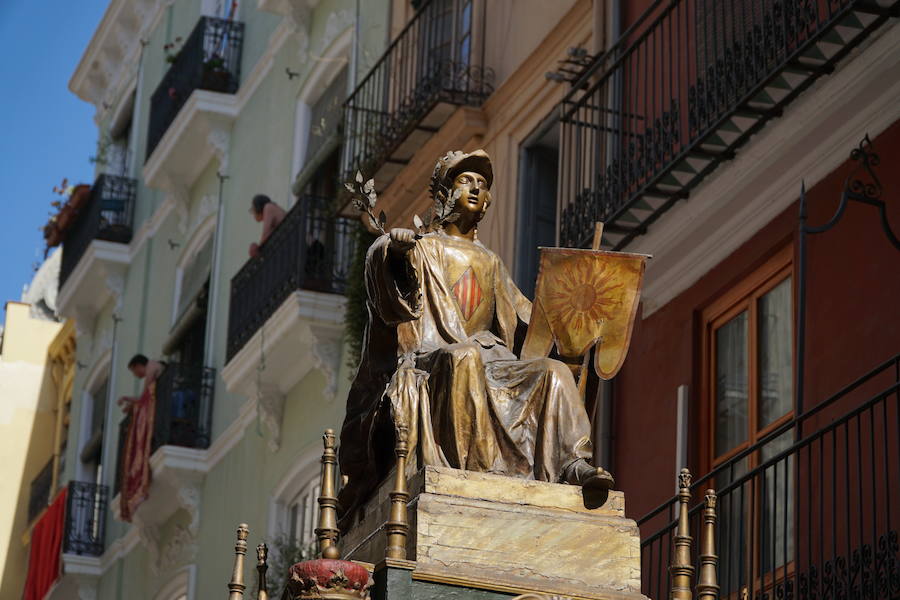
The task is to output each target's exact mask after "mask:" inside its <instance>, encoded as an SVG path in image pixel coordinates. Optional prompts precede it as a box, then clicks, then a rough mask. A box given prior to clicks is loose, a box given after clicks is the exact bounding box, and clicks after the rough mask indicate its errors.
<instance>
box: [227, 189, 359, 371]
mask: <svg viewBox="0 0 900 600" xmlns="http://www.w3.org/2000/svg"><path fill="white" fill-rule="evenodd" d="M357 224H358V221H357V220H355V219H351V218H346V217H339V216H335V214H334V202H333V200H332V199H330V198H322V197H317V196H302V197H301V198H300V199H299V200H298V201H297V204H296V205H295V206H294V207H293V208H292V209H291V210H290V211H289V212H288V214H287V216H286V217H285V218H284V221H282V222H281V224H280V225H279V226H278V227H277V228H276V229H275V231H273V232H272V235H271V236H270V237H269V239H267V240H266V243H265V244H263V245H262V247H261V248H260V255H259V256H257V257H255V258H251V259H250V260H248V261H247V263H246V264H245V265H244V266H243V267H242V268H241V270H240V271H238V272H237V274H236V275H235V276H234V277H233V278H232V279H231V303H230V307H229V314H228V346H227V358H228V360H230V359H231V358H232V357H233V356H234V355H235V354H237V352H238V351H239V350H240V349H241V348H242V347H243V346H244V344H246V343H247V340H249V339H250V338H251V337H253V334H254V333H256V331H257V330H258V329H259V328H260V327H261V326H262V325H263V323H265V322H266V320H268V319H269V317H271V316H272V314H273V313H274V312H275V311H276V310H277V309H278V307H279V306H281V305H282V303H283V302H284V301H285V299H286V298H287V297H288V296H289V295H290V294H291V293H292V292H294V291H295V290H298V289H307V290H315V291H319V292H328V293H332V294H341V293H343V291H344V287H345V285H346V282H347V273H348V271H349V269H350V262H351V260H352V257H353V248H354V240H355V238H354V235H353V232H354V231H355V229H356V226H357Z"/></svg>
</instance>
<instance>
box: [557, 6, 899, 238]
mask: <svg viewBox="0 0 900 600" xmlns="http://www.w3.org/2000/svg"><path fill="white" fill-rule="evenodd" d="M898 6H900V3H898V2H897V1H896V0H890V1H887V0H879V1H877V2H876V1H871V0H835V1H831V2H824V1H821V0H802V1H800V0H796V1H795V0H791V1H782V0H735V1H734V2H729V3H719V2H698V1H696V0H674V1H672V2H665V3H663V2H659V1H657V2H653V3H652V4H651V6H650V8H649V9H648V10H647V12H645V13H644V15H643V16H642V17H641V18H640V19H639V20H638V21H637V22H636V23H635V24H634V25H632V26H631V27H630V28H629V29H628V30H627V31H626V32H625V33H624V34H623V35H622V36H621V38H620V40H619V41H618V42H617V43H616V44H615V45H614V46H613V47H612V48H611V49H610V50H609V51H608V52H606V53H605V54H603V55H600V56H598V57H597V58H596V59H595V61H594V63H593V65H592V66H591V67H590V68H589V69H588V70H587V72H586V73H585V74H584V75H583V76H582V77H581V79H580V80H579V81H578V82H576V83H575V84H574V85H573V87H572V89H571V91H570V92H569V93H568V95H567V96H566V98H565V99H564V100H563V102H562V106H561V116H560V126H561V127H560V130H561V141H560V172H559V180H560V182H561V183H560V188H559V194H560V198H559V201H560V207H561V216H560V243H561V245H563V246H574V247H579V246H582V247H583V246H587V245H588V244H590V241H591V237H592V235H593V228H594V223H595V222H596V221H604V222H605V223H606V227H605V229H604V240H603V245H604V247H613V248H617V249H619V248H623V247H624V246H626V245H627V244H628V243H629V242H631V241H632V240H633V239H634V238H635V237H636V236H638V235H642V234H644V233H646V232H647V229H648V227H649V226H650V225H651V223H653V222H654V221H655V220H656V219H657V218H659V217H660V216H661V215H662V214H663V213H664V212H665V211H667V210H668V209H669V208H670V207H672V206H673V204H674V203H675V202H677V201H678V200H680V199H684V198H687V197H688V195H689V194H690V192H691V190H692V189H694V188H695V187H696V186H697V185H698V184H699V183H700V182H701V181H702V180H703V179H704V178H705V177H706V176H707V175H709V174H710V173H712V172H713V171H714V170H715V169H716V168H717V167H718V166H719V165H720V164H721V163H722V162H723V161H726V160H729V159H732V158H734V156H735V152H736V150H737V149H738V148H740V147H741V146H742V145H743V144H745V143H746V142H747V141H748V139H749V138H750V137H751V136H752V135H754V134H756V133H757V132H759V131H760V130H761V129H762V128H763V127H764V126H765V124H766V123H767V122H769V121H770V120H771V119H773V118H776V117H778V116H781V114H782V112H783V110H784V108H785V107H786V106H787V105H788V104H790V103H791V102H792V101H794V100H795V99H796V98H797V97H798V96H799V95H800V94H801V93H802V92H803V91H804V90H805V89H807V88H808V87H809V86H810V85H812V84H813V83H814V82H815V81H816V80H817V79H818V78H819V77H821V76H822V75H824V74H827V73H831V72H832V71H833V70H834V68H835V65H836V64H837V63H838V62H839V61H841V60H842V59H843V58H844V57H846V56H847V55H848V53H849V52H850V51H851V50H852V49H854V48H855V47H857V46H859V45H860V44H861V43H862V42H863V41H864V40H866V38H867V37H869V36H870V35H871V33H872V32H873V31H874V30H875V29H877V28H878V27H880V26H881V25H883V24H884V23H885V22H887V21H888V18H889V16H891V15H892V14H896V10H897V8H898Z"/></svg>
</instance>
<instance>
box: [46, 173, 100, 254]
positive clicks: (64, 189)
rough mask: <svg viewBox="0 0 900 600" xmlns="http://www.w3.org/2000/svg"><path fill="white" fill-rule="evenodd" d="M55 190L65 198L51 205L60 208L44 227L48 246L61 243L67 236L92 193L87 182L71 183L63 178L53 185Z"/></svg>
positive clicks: (51, 246)
mask: <svg viewBox="0 0 900 600" xmlns="http://www.w3.org/2000/svg"><path fill="white" fill-rule="evenodd" d="M53 192H54V193H55V194H57V195H59V196H62V197H64V198H65V200H56V201H54V202H52V203H51V206H53V207H54V208H56V209H58V210H57V212H56V214H52V213H51V215H50V218H49V219H48V220H47V223H46V224H45V225H44V227H43V231H44V240H45V242H46V244H47V248H48V249H49V248H53V247H54V246H58V245H60V244H61V243H62V242H63V240H65V237H66V231H67V230H68V229H69V228H70V227H71V226H72V225H73V224H74V223H75V218H76V217H77V216H78V211H79V210H80V209H81V208H82V207H83V206H85V205H86V204H87V201H88V199H89V198H90V195H91V186H89V185H87V184H86V183H81V184H78V185H69V181H68V180H67V179H63V180H62V183H61V184H60V185H58V186H53Z"/></svg>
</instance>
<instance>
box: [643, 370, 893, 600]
mask: <svg viewBox="0 0 900 600" xmlns="http://www.w3.org/2000/svg"><path fill="white" fill-rule="evenodd" d="M866 398H868V399H866ZM860 399H863V401H862V402H860ZM708 488H712V489H715V490H716V492H717V494H718V507H719V508H718V511H719V526H718V534H717V545H716V553H717V554H718V556H719V583H720V585H721V595H722V597H734V598H744V597H746V598H750V599H753V600H757V599H759V600H768V599H770V598H781V599H788V598H797V599H800V600H813V599H821V598H869V599H871V600H882V599H884V600H891V599H894V598H897V597H898V595H900V553H898V538H897V535H898V531H900V502H898V499H900V355H897V356H895V357H893V358H892V359H890V360H888V361H886V362H885V363H883V364H881V365H879V366H878V367H876V368H875V369H873V370H872V371H871V372H869V373H867V374H866V375H865V376H863V377H861V378H860V379H858V380H857V381H855V382H853V383H851V384H850V385H848V386H847V387H845V388H844V389H843V390H841V391H840V392H838V393H837V394H835V395H834V396H832V397H831V398H829V399H828V400H826V401H825V402H822V403H820V404H819V405H817V406H816V407H814V408H813V409H811V410H810V411H809V412H807V413H805V414H804V415H802V416H801V417H797V418H795V419H792V420H790V421H789V422H787V423H785V424H783V425H782V426H780V427H778V428H777V429H776V430H774V431H772V432H771V433H769V434H768V435H766V436H765V437H764V438H763V439H761V440H760V441H759V442H757V443H756V444H753V445H752V446H751V447H749V448H747V449H745V450H743V451H742V452H740V453H739V454H738V455H736V456H734V457H733V458H731V459H729V460H728V461H727V462H724V463H722V464H720V465H718V466H717V467H716V468H715V469H713V470H712V471H711V472H710V473H708V474H707V475H705V476H704V477H702V478H700V479H699V480H697V481H696V482H695V483H694V484H693V485H692V486H691V491H692V494H693V497H694V499H696V500H698V504H697V505H696V506H694V507H693V508H692V509H691V512H690V515H691V527H692V531H694V532H695V533H694V534H693V535H694V536H695V538H694V539H699V527H700V521H701V514H700V511H701V508H702V498H703V492H704V490H706V489H708ZM677 502H678V500H677V496H676V497H674V498H672V499H670V500H668V501H666V502H665V503H663V504H662V505H660V506H659V507H657V508H656V509H654V510H653V511H651V512H650V513H648V514H647V515H646V516H644V517H643V518H641V519H639V520H638V525H639V526H640V527H641V532H642V534H643V540H642V542H641V563H642V564H641V574H642V577H643V592H644V594H645V595H646V596H648V597H651V598H664V597H666V596H667V595H668V590H669V589H670V581H669V580H670V577H669V573H668V568H667V566H668V565H669V564H670V561H671V553H672V546H673V533H674V526H675V523H674V520H673V519H674V517H675V512H674V511H675V509H676V507H677ZM695 567H699V563H698V565H695ZM745 593H746V596H745V595H744V594H745Z"/></svg>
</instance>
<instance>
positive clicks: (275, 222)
mask: <svg viewBox="0 0 900 600" xmlns="http://www.w3.org/2000/svg"><path fill="white" fill-rule="evenodd" d="M250 214H251V215H253V218H254V219H255V220H256V222H257V223H262V224H263V230H262V235H261V236H260V238H259V243H258V244H257V243H256V242H253V243H252V244H250V256H251V257H253V258H256V257H257V256H259V250H260V247H262V245H263V244H265V243H266V240H267V239H269V236H270V235H272V232H273V231H275V228H276V227H278V226H279V225H280V224H281V222H282V221H283V220H284V217H285V215H286V214H287V213H286V212H285V210H284V209H283V208H281V207H280V206H278V205H277V204H275V203H274V202H272V200H271V199H270V198H269V197H268V196H266V195H264V194H257V195H255V196H254V197H253V200H252V201H251V203H250Z"/></svg>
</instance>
